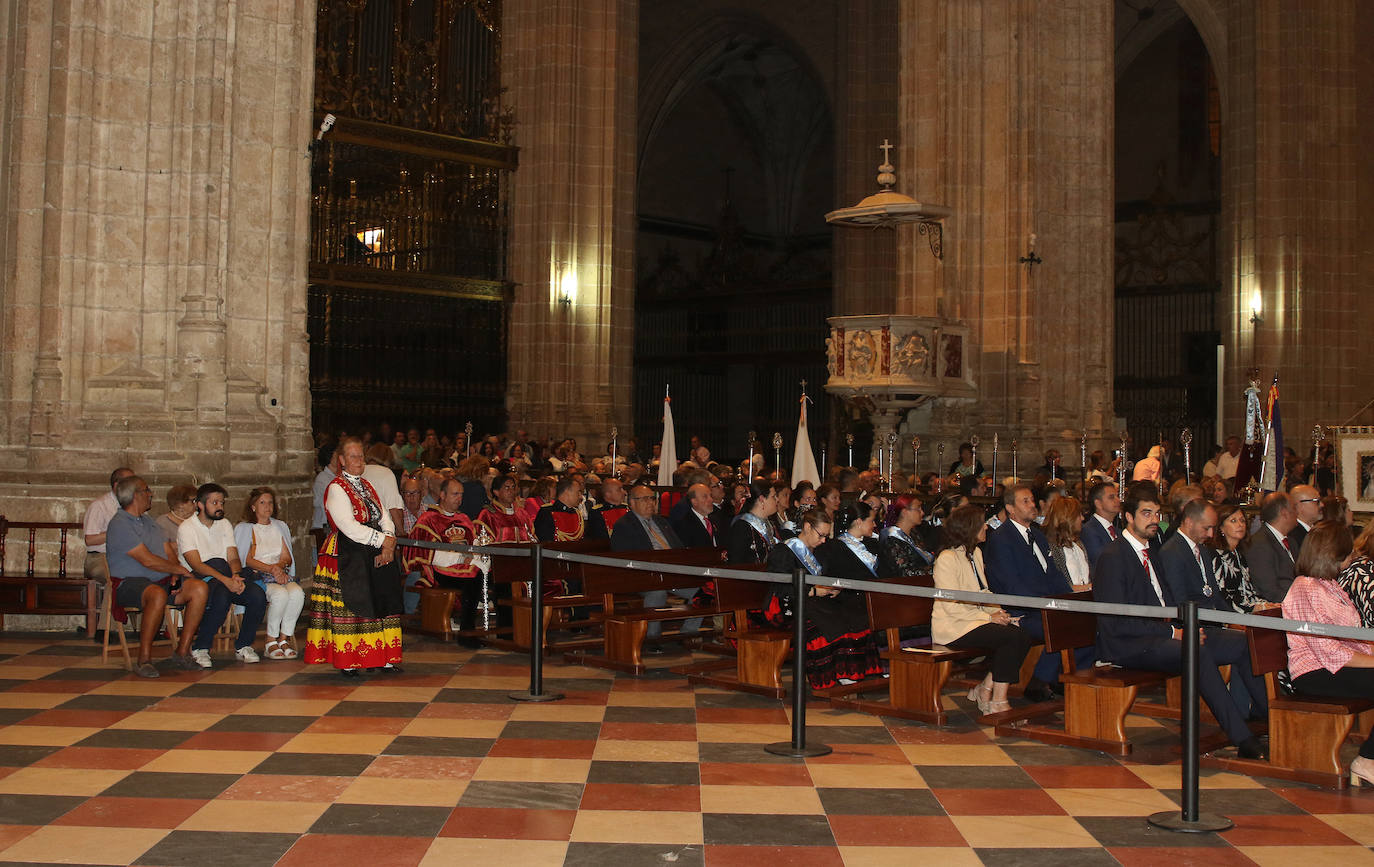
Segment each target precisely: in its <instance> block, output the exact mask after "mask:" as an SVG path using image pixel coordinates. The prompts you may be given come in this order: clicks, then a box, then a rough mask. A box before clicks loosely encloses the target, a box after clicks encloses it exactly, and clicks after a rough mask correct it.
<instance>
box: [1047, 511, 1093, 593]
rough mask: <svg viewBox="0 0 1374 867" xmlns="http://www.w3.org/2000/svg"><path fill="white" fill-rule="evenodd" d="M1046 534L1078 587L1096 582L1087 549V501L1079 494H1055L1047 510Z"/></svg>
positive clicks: (1054, 554) (1056, 559)
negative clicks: (1083, 534) (1089, 573)
mask: <svg viewBox="0 0 1374 867" xmlns="http://www.w3.org/2000/svg"><path fill="white" fill-rule="evenodd" d="M1044 529H1045V536H1046V537H1047V538H1048V539H1049V541H1050V558H1051V559H1052V560H1054V565H1055V566H1057V567H1059V572H1060V574H1062V575H1065V576H1068V579H1069V583H1071V584H1072V585H1073V588H1074V589H1075V590H1086V589H1088V588H1089V587H1091V586H1092V579H1091V578H1090V577H1089V576H1088V554H1087V552H1086V551H1084V550H1083V542H1082V538H1081V537H1082V533H1083V504H1082V503H1080V502H1079V501H1078V498H1077V497H1055V498H1054V500H1053V501H1051V502H1050V505H1049V508H1048V509H1047V510H1046V511H1045V527H1044Z"/></svg>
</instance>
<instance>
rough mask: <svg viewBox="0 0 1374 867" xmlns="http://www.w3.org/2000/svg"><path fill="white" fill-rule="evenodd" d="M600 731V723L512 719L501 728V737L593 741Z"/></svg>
mask: <svg viewBox="0 0 1374 867" xmlns="http://www.w3.org/2000/svg"><path fill="white" fill-rule="evenodd" d="M600 733H601V723H594V722H592V723H589V722H540V721H535V720H512V721H511V722H508V723H506V727H505V728H503V729H502V730H501V737H503V738H512V739H517V740H550V741H594V740H596V737H597V735H598V734H600Z"/></svg>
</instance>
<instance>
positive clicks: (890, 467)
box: [887, 431, 897, 491]
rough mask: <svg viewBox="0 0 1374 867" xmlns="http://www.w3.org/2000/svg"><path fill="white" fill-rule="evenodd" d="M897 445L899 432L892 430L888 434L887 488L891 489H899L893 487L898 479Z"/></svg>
mask: <svg viewBox="0 0 1374 867" xmlns="http://www.w3.org/2000/svg"><path fill="white" fill-rule="evenodd" d="M896 445H897V432H896V431H890V432H889V433H888V435H887V489H888V490H889V491H895V490H897V489H896V488H895V487H893V486H894V485H895V484H896V481H897V460H896V451H895V446H896Z"/></svg>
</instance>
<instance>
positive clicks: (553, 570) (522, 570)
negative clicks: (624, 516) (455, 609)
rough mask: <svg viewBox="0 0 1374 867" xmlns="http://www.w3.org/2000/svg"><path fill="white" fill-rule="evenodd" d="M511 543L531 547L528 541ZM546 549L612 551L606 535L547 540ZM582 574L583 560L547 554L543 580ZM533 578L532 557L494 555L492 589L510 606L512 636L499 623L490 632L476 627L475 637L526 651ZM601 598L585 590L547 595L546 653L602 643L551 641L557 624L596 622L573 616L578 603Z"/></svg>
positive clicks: (594, 603)
mask: <svg viewBox="0 0 1374 867" xmlns="http://www.w3.org/2000/svg"><path fill="white" fill-rule="evenodd" d="M511 547H526V548H527V547H529V546H528V545H520V546H511ZM543 548H544V550H545V551H566V552H568V553H573V554H602V553H608V552H609V551H610V543H609V542H607V541H606V540H605V539H583V540H581V541H577V542H547V543H545V544H544V546H543ZM581 576H582V564H581V563H570V562H568V561H566V560H551V559H549V558H547V557H545V558H544V575H543V577H544V581H545V585H546V586H547V582H548V581H550V580H551V579H560V580H562V581H564V582H565V586H566V583H567V582H569V581H578V580H580V579H581ZM533 578H534V562H533V560H531V559H530V558H529V557H492V558H491V582H492V592H493V594H496V595H497V596H498V597H505V598H498V599H497V605H498V606H502V607H508V608H510V610H511V615H510V616H511V624H510V627H509V637H506V634H507V630H506V628H504V627H497V628H496V629H493V630H491V631H489V632H482V631H480V630H479V631H477V632H475V633H474V634H475V635H476V637H478V638H481V639H482V640H484V641H486V642H487V643H488V644H489V645H491V646H492V647H499V648H502V649H505V650H520V651H527V650H529V649H530V599H529V597H528V596H527V595H526V591H525V583H526V582H528V581H531V580H533ZM497 587H501V588H503V589H504V590H506V591H508V592H509V594H510V595H509V596H508V597H506V594H505V593H504V592H503V593H497ZM600 602H601V600H600V598H599V597H594V596H589V595H587V594H586V593H582V594H569V593H564V594H562V595H559V596H546V597H545V598H544V606H543V607H544V649H545V652H546V653H549V652H554V651H556V650H566V649H567V648H569V647H573V646H589V645H595V644H597V643H599V641H597V640H593V639H590V638H588V639H573V640H571V641H563V642H558V641H554V642H550V641H549V631H550V629H552V628H558V627H575V626H576V627H584V626H590V625H593V624H594V623H595V621H594V620H584V621H575V620H573V619H572V617H571V614H572V609H573V608H576V607H584V606H585V607H594V606H597V605H599V604H600Z"/></svg>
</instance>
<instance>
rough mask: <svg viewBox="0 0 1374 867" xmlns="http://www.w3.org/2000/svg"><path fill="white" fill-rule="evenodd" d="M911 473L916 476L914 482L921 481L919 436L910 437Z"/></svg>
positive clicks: (918, 482)
mask: <svg viewBox="0 0 1374 867" xmlns="http://www.w3.org/2000/svg"><path fill="white" fill-rule="evenodd" d="M911 475H912V476H914V477H915V478H916V483H917V484H920V482H921V438H920V437H912V438H911Z"/></svg>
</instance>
